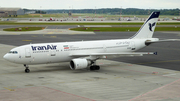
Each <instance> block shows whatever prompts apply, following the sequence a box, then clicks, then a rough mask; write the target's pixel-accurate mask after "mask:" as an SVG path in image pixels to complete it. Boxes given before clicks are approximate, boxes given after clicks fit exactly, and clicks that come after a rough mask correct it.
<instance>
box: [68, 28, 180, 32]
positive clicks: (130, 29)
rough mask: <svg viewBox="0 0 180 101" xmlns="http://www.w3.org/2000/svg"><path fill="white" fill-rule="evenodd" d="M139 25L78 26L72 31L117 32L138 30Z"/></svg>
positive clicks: (165, 29)
mask: <svg viewBox="0 0 180 101" xmlns="http://www.w3.org/2000/svg"><path fill="white" fill-rule="evenodd" d="M139 29H140V27H78V28H72V29H71V30H74V31H94V32H96V31H99V32H118V31H120V32H121V31H122V32H124V31H138V30H139ZM155 31H180V28H175V27H156V29H155Z"/></svg>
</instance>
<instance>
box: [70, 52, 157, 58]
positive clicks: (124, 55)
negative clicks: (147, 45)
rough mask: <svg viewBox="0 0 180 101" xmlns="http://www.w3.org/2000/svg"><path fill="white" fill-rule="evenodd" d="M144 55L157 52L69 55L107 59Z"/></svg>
mask: <svg viewBox="0 0 180 101" xmlns="http://www.w3.org/2000/svg"><path fill="white" fill-rule="evenodd" d="M145 54H147V55H148V54H151V55H152V54H154V55H157V52H122V53H74V54H70V55H69V56H71V57H87V56H96V57H99V58H107V57H131V56H143V55H145Z"/></svg>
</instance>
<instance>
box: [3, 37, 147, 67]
mask: <svg viewBox="0 0 180 101" xmlns="http://www.w3.org/2000/svg"><path fill="white" fill-rule="evenodd" d="M146 40H147V39H119V40H100V41H79V42H62V43H61V42H59V43H43V44H29V45H23V46H19V47H16V48H14V49H12V50H11V51H10V53H7V54H6V55H5V56H4V58H8V60H9V61H11V62H14V63H19V64H27V65H31V64H44V63H58V62H69V61H70V60H71V59H73V58H74V57H71V56H70V54H74V53H87V54H88V53H119V52H133V51H137V50H139V49H141V48H143V47H145V46H146V45H145V41H146ZM13 52H14V53H13Z"/></svg>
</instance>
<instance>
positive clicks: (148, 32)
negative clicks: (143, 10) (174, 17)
mask: <svg viewBox="0 0 180 101" xmlns="http://www.w3.org/2000/svg"><path fill="white" fill-rule="evenodd" d="M159 14H160V12H152V13H151V15H150V16H149V18H148V19H147V20H146V21H145V23H144V24H143V25H142V26H141V28H140V29H139V31H138V32H137V33H136V34H135V35H134V36H132V37H131V38H130V39H142V38H152V36H153V33H154V30H155V27H156V23H157V21H158V17H159Z"/></svg>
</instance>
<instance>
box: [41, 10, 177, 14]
mask: <svg viewBox="0 0 180 101" xmlns="http://www.w3.org/2000/svg"><path fill="white" fill-rule="evenodd" d="M43 11H44V12H46V13H69V12H71V13H96V14H113V15H114V14H115V15H116V14H117V15H119V14H123V15H148V14H150V13H151V12H152V11H160V12H161V15H179V14H180V9H178V8H177V9H160V10H158V9H137V8H126V9H121V8H102V9H59V10H43Z"/></svg>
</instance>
